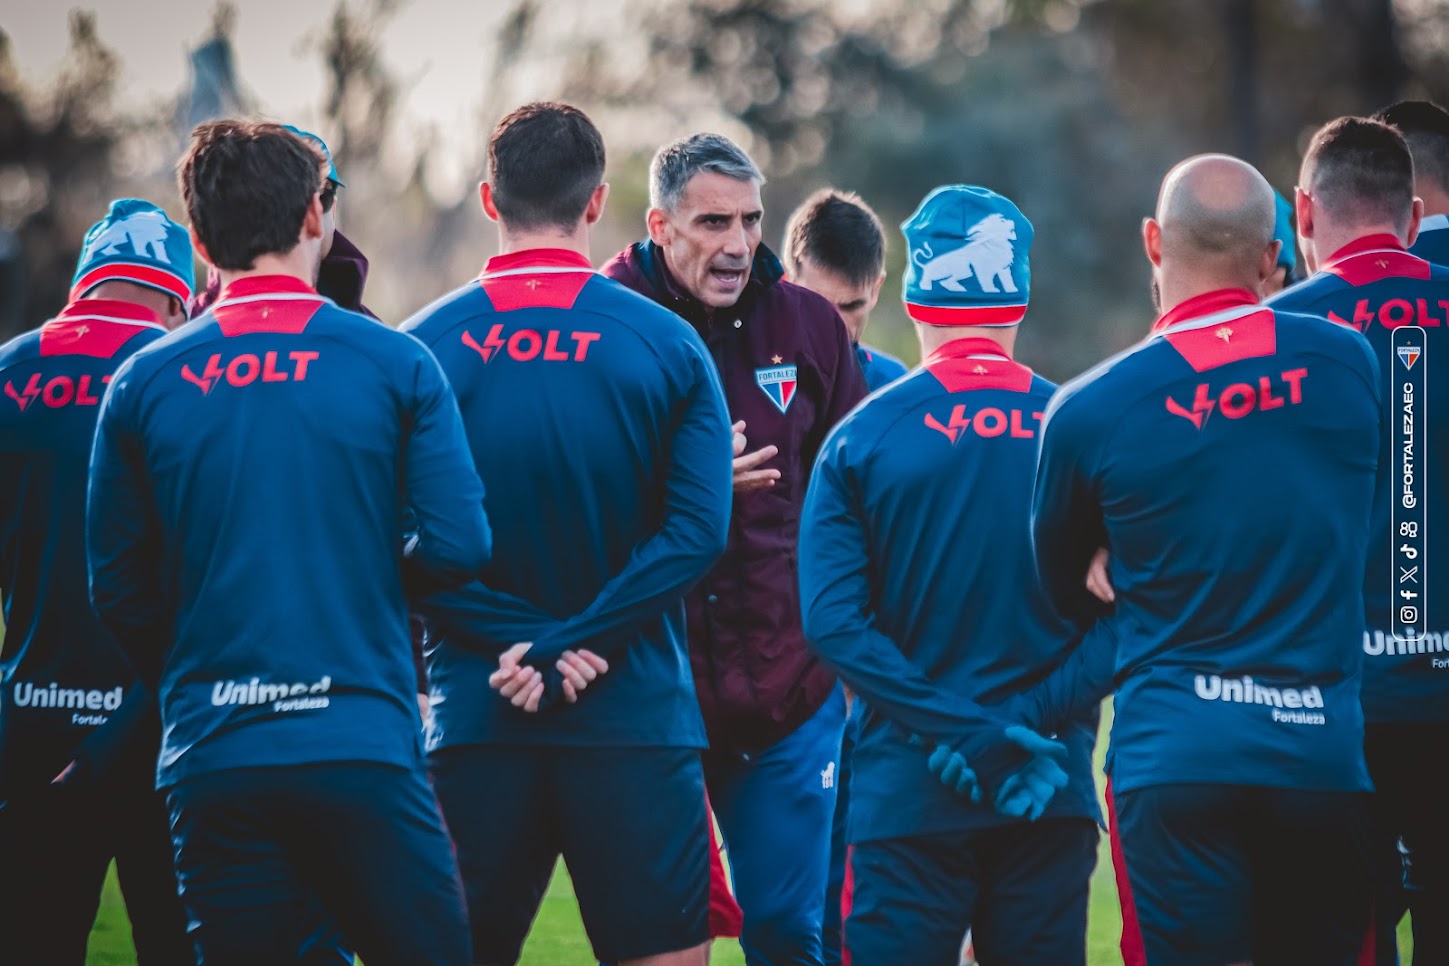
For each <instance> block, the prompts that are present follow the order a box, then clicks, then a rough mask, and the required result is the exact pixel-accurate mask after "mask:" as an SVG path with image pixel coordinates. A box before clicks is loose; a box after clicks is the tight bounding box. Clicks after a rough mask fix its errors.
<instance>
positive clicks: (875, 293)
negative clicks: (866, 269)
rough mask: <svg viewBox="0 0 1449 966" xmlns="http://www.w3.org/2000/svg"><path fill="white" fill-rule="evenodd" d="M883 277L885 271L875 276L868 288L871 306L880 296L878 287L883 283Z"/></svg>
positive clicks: (884, 276)
mask: <svg viewBox="0 0 1449 966" xmlns="http://www.w3.org/2000/svg"><path fill="white" fill-rule="evenodd" d="M885 278H886V273H885V272H881V273H880V276H879V277H877V278H876V280H875V284H874V285H872V286H871V288H870V301H871V305H872V306H874V304H875V302H876V301H877V300H878V299H879V298H880V287H881V286H882V285H884V284H885Z"/></svg>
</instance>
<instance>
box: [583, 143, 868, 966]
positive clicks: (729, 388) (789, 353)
mask: <svg viewBox="0 0 1449 966" xmlns="http://www.w3.org/2000/svg"><path fill="white" fill-rule="evenodd" d="M763 183H764V178H763V177H762V176H761V174H760V171H759V169H758V168H757V167H756V166H755V164H754V162H753V161H751V160H750V158H749V156H748V155H746V154H745V152H744V151H742V150H741V149H740V148H739V147H737V146H736V145H735V144H733V143H731V142H730V141H729V140H728V139H726V138H723V137H720V136H718V135H714V134H696V135H694V136H692V137H688V138H685V139H683V140H680V141H676V142H674V143H673V144H669V145H666V146H665V147H663V148H661V149H660V151H659V153H658V154H657V155H655V157H654V161H653V163H652V164H651V165H650V169H649V194H650V209H649V216H648V224H649V239H648V240H647V241H643V242H640V243H638V244H636V245H633V246H631V247H630V248H628V249H626V250H625V251H623V252H621V253H620V254H619V256H618V257H617V258H615V259H614V260H613V261H612V262H610V263H609V265H608V266H606V267H605V269H604V273H605V274H606V275H608V276H610V277H611V278H614V279H617V280H618V281H620V282H622V283H624V284H625V285H627V286H629V287H630V288H633V289H634V290H636V291H638V292H641V293H643V294H645V295H647V296H649V297H650V298H652V299H654V300H655V301H657V302H659V303H660V304H661V305H664V306H666V307H668V308H670V309H672V310H674V311H675V312H677V313H678V314H679V315H680V316H682V317H683V318H684V319H685V320H686V321H688V322H689V323H690V324H691V325H692V326H694V327H695V329H697V330H698V331H699V333H700V335H702V336H703V337H704V339H705V342H706V343H707V344H708V346H709V349H710V353H711V354H712V355H713V357H714V361H715V365H716V366H718V368H719V373H720V379H721V381H722V382H723V384H724V389H725V397H726V399H727V400H728V402H729V407H730V412H731V417H732V418H733V419H735V420H736V421H737V422H736V423H735V431H736V437H735V443H736V445H735V455H736V457H737V459H736V460H735V502H734V510H733V516H732V519H731V523H730V537H729V546H728V549H727V550H726V551H725V555H724V557H723V558H722V559H721V560H720V562H719V564H718V565H717V566H716V567H715V568H714V570H713V571H712V572H711V573H710V574H709V575H708V576H707V577H706V578H705V579H704V581H703V582H702V583H701V584H700V585H699V586H698V587H696V588H695V590H694V591H693V592H692V593H691V594H690V596H689V598H688V600H687V609H688V615H689V649H690V659H691V662H692V664H693V668H694V681H695V688H696V690H697V691H698V693H699V703H700V707H701V710H702V711H703V712H704V720H705V727H706V729H707V730H708V733H709V740H710V750H709V752H707V753H706V756H705V777H706V781H707V783H708V786H709V794H710V801H711V803H712V804H713V806H714V809H715V812H716V814H717V816H718V818H719V822H720V827H721V829H722V830H723V832H724V836H725V842H726V845H727V846H728V848H729V856H730V865H731V867H732V870H733V872H734V883H735V891H736V893H737V895H738V898H739V903H740V907H741V908H742V909H743V910H744V917H745V918H744V932H743V935H742V936H741V937H740V941H741V944H742V945H743V946H744V949H745V955H746V958H747V960H748V962H749V963H751V964H752V966H756V964H759V966H777V964H782V963H790V964H814V963H819V962H820V956H821V953H820V921H821V917H822V914H823V911H824V901H825V880H826V874H827V865H828V860H829V851H830V817H831V813H832V810H833V808H834V804H835V772H836V767H837V766H836V761H835V760H836V757H837V755H838V754H839V751H840V737H841V730H842V728H843V726H844V718H845V703H844V700H843V698H842V696H841V693H840V689H839V687H838V685H837V684H836V682H835V680H834V678H833V677H832V676H831V675H830V673H829V672H828V671H826V670H825V668H824V667H823V666H822V665H821V664H820V663H819V661H818V660H817V659H816V658H815V657H814V656H813V655H812V654H811V653H810V652H809V651H807V650H806V647H805V638H804V634H803V633H802V631H801V627H800V600H799V589H798V579H797V576H796V570H797V566H796V552H797V538H798V533H799V525H800V508H801V505H802V504H803V503H804V500H805V489H806V484H807V483H808V482H809V476H810V468H811V466H812V465H813V464H814V462H815V454H816V452H817V451H818V450H819V448H820V444H821V443H822V442H823V441H824V438H825V434H826V433H827V432H828V431H829V430H830V428H831V427H832V426H834V425H835V423H836V422H837V421H838V420H839V419H840V418H841V417H842V416H844V415H845V414H846V413H847V412H849V411H850V409H851V408H852V407H853V406H854V405H855V404H856V403H858V402H859V401H860V400H861V399H863V398H864V397H865V393H866V388H865V381H864V379H863V377H862V376H861V374H860V369H859V367H858V366H857V365H856V363H855V358H854V356H853V355H852V352H851V346H850V341H849V339H848V338H847V337H846V335H845V328H844V326H843V325H842V323H841V321H840V317H839V316H838V315H837V314H836V312H835V309H834V307H833V306H831V305H830V303H829V302H827V301H825V299H823V298H821V297H819V296H818V295H816V294H814V293H813V292H810V291H808V290H807V289H804V288H801V287H800V286H798V285H793V284H791V283H789V282H786V281H784V279H783V277H782V276H783V271H782V269H781V267H780V262H779V260H778V259H776V258H775V256H774V255H773V254H772V253H771V252H770V251H769V249H767V248H766V247H765V246H764V245H762V244H760V227H761V225H760V222H761V217H762V215H763V211H762V205H761V201H760V186H761V185H762V184H763ZM747 441H748V442H747ZM746 449H749V450H751V451H750V452H748V453H747V452H745V451H746Z"/></svg>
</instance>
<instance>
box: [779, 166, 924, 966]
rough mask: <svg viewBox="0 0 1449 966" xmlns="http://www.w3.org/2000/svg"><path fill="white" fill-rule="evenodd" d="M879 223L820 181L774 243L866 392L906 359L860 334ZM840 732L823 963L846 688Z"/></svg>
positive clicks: (832, 936) (834, 954)
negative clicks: (835, 330)
mask: <svg viewBox="0 0 1449 966" xmlns="http://www.w3.org/2000/svg"><path fill="white" fill-rule="evenodd" d="M885 249H886V241H885V231H884V230H883V229H882V228H881V223H880V218H879V217H877V215H876V213H875V212H874V211H872V210H871V208H870V206H869V205H867V204H866V203H865V202H864V201H863V200H862V199H861V197H860V196H859V195H857V194H854V193H853V192H844V191H837V190H835V189H834V188H822V189H821V190H819V191H817V192H815V194H813V195H811V196H810V197H809V198H807V199H805V201H804V203H803V204H801V205H800V207H798V208H796V209H795V210H794V212H792V213H791V215H790V217H789V219H788V220H787V221H786V222H785V243H784V245H783V246H782V248H781V256H782V260H783V262H784V264H785V271H786V272H788V273H789V275H790V278H791V279H793V280H794V281H795V283H796V284H797V285H803V286H804V287H805V288H808V289H810V290H811V291H813V292H815V293H816V294H817V295H820V296H821V297H822V298H824V299H826V300H827V301H829V302H830V303H831V304H832V305H834V306H835V309H836V311H837V312H839V313H840V318H841V321H843V322H844V323H845V330H846V332H847V333H848V334H849V336H850V344H851V345H852V346H854V347H855V359H856V361H857V362H859V363H860V371H861V373H862V374H863V375H864V376H865V384H866V386H867V388H869V389H870V390H871V391H872V392H874V391H875V390H877V389H880V388H881V387H883V386H886V385H888V384H890V383H892V382H894V381H895V380H897V379H899V378H900V377H901V376H904V375H905V374H906V372H907V371H908V370H907V368H906V364H905V363H903V362H901V361H900V360H899V359H897V358H895V357H894V356H892V355H889V354H887V353H885V352H882V351H880V350H879V349H876V348H874V347H872V346H867V345H864V344H862V343H861V341H860V338H861V336H862V335H863V334H864V333H865V329H866V326H867V325H869V324H870V313H871V312H872V311H873V310H874V309H875V306H876V302H877V301H879V299H880V287H881V284H882V283H883V282H884V281H885ZM846 699H847V704H848V708H847V718H846V722H845V737H844V738H843V739H842V741H841V743H840V767H839V769H837V775H836V791H835V817H834V820H833V822H832V824H831V832H830V879H829V884H828V886H827V888H826V893H825V921H824V924H823V929H822V932H821V937H820V951H821V961H822V963H823V966H837V964H838V963H839V962H840V951H841V937H842V929H841V923H842V921H843V919H844V916H845V907H847V906H848V904H849V901H850V894H849V890H847V889H846V888H845V884H846V874H845V865H846V852H847V848H846V842H847V836H846V816H847V815H848V814H849V811H850V758H851V755H852V753H853V752H854V750H855V742H856V739H857V738H858V737H859V732H860V721H861V706H860V705H859V704H857V703H855V701H854V700H853V696H852V695H850V694H849V693H847V694H846Z"/></svg>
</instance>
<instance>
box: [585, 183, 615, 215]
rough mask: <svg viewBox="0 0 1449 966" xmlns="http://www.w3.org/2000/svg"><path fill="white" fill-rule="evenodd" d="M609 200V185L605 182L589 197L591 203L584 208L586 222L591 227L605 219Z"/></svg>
mask: <svg viewBox="0 0 1449 966" xmlns="http://www.w3.org/2000/svg"><path fill="white" fill-rule="evenodd" d="M608 200H609V184H608V182H604V183H603V184H601V185H599V186H598V187H597V188H595V189H594V192H593V194H591V195H589V203H588V205H587V206H586V207H585V208H584V221H585V222H587V223H588V224H590V225H592V224H596V223H597V222H598V220H599V219H600V218H601V217H603V214H604V205H605V204H606V203H607V202H608Z"/></svg>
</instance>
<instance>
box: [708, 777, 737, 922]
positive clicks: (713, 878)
mask: <svg viewBox="0 0 1449 966" xmlns="http://www.w3.org/2000/svg"><path fill="white" fill-rule="evenodd" d="M704 806H705V811H706V812H707V813H708V814H709V938H711V939H738V938H740V926H741V925H743V924H744V919H745V917H744V913H742V912H741V911H740V904H739V903H738V902H735V897H734V893H732V892H730V883H729V880H728V879H727V878H725V869H724V860H723V859H721V858H720V856H719V833H717V832H716V831H715V828H714V812H713V811H712V810H711V809H710V808H709V796H705V799H704Z"/></svg>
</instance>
